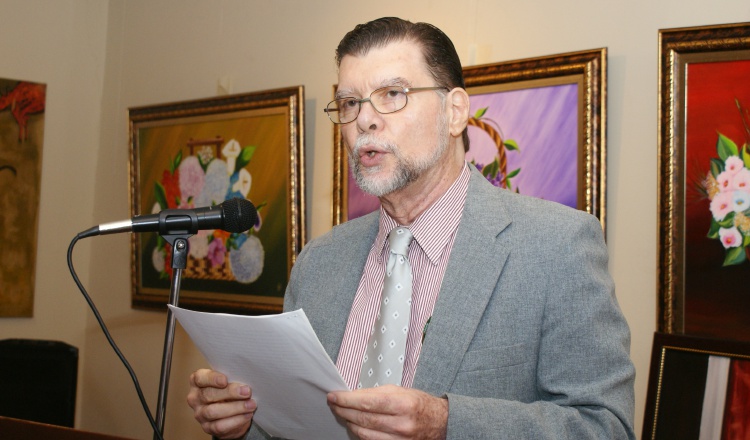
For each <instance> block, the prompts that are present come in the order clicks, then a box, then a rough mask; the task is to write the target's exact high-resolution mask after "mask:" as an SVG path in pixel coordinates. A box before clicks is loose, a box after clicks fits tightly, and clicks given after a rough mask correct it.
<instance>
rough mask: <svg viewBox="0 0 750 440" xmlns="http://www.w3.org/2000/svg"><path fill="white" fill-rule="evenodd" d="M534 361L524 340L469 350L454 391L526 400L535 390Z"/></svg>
mask: <svg viewBox="0 0 750 440" xmlns="http://www.w3.org/2000/svg"><path fill="white" fill-rule="evenodd" d="M532 363H533V355H532V353H531V351H530V349H529V347H528V346H527V345H525V344H517V345H510V346H504V347H491V348H483V349H479V350H471V351H468V352H466V354H465V355H464V359H463V362H462V363H461V366H460V368H459V370H458V374H457V375H456V380H455V381H454V382H453V386H452V387H451V392H452V393H456V394H461V395H464V396H474V397H492V398H501V399H509V400H519V401H526V400H528V399H529V396H532V395H533V393H534V366H533V365H532Z"/></svg>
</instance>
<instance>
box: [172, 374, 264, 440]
mask: <svg viewBox="0 0 750 440" xmlns="http://www.w3.org/2000/svg"><path fill="white" fill-rule="evenodd" d="M187 401H188V405H190V407H191V408H193V412H194V415H195V419H196V420H198V422H199V423H200V424H201V427H202V428H203V431H205V432H206V433H207V434H210V435H213V436H215V437H218V438H220V439H234V438H240V437H242V436H243V435H245V433H247V431H248V430H249V429H250V424H251V423H252V421H253V414H254V413H255V409H256V408H257V406H256V404H255V401H254V400H252V390H251V389H250V387H249V386H247V385H245V384H241V383H236V382H235V383H229V381H228V380H227V377H226V376H225V375H223V374H221V373H219V372H217V371H213V370H207V369H202V370H198V371H196V372H194V373H193V374H191V375H190V392H189V393H188V397H187Z"/></svg>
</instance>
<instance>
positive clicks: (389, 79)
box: [336, 41, 450, 197]
mask: <svg viewBox="0 0 750 440" xmlns="http://www.w3.org/2000/svg"><path fill="white" fill-rule="evenodd" d="M435 85H436V84H435V80H434V78H433V77H432V75H431V74H430V73H429V72H428V71H427V67H426V65H425V62H424V58H423V55H422V51H421V48H420V47H419V46H418V45H417V44H416V43H413V42H410V41H402V42H397V43H391V44H389V45H387V46H385V47H383V48H375V49H372V50H370V51H369V52H368V53H367V54H366V55H363V56H358V57H355V56H350V55H347V56H345V57H344V58H343V59H342V60H341V64H340V65H339V84H338V90H337V93H336V95H337V97H355V98H366V97H369V96H370V93H372V92H373V91H374V90H377V89H379V88H381V87H385V86H401V87H430V86H435ZM341 131H342V135H343V137H344V141H345V142H346V145H347V146H348V148H349V163H350V165H351V169H352V171H353V173H354V176H355V178H356V179H357V184H358V185H359V186H360V188H362V190H363V191H365V192H368V193H370V194H373V195H376V196H378V197H380V196H384V195H386V194H390V193H392V192H394V191H397V190H399V189H401V188H404V187H405V186H406V185H408V184H409V183H411V182H414V181H416V180H418V179H419V178H420V177H422V176H423V175H424V174H425V172H426V171H428V170H432V169H434V168H435V167H436V166H437V165H438V164H439V163H440V162H441V161H442V160H443V159H444V156H445V154H446V151H447V150H448V145H449V137H450V136H449V134H448V127H447V121H446V116H445V109H444V103H443V99H442V98H441V96H440V95H439V93H438V92H435V91H422V92H416V93H411V94H409V95H408V104H407V105H406V107H405V108H404V109H402V110H400V111H398V112H395V113H390V114H385V115H384V114H380V113H378V112H377V111H376V110H375V109H374V108H373V107H372V104H370V103H369V102H366V103H363V104H362V108H361V110H360V113H359V116H358V117H357V119H356V120H355V121H354V122H351V123H349V124H344V125H342V126H341Z"/></svg>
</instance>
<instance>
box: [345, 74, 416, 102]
mask: <svg viewBox="0 0 750 440" xmlns="http://www.w3.org/2000/svg"><path fill="white" fill-rule="evenodd" d="M383 87H403V88H409V87H411V81H409V80H407V79H406V78H403V77H400V76H398V77H395V78H389V79H386V80H383V81H381V82H380V84H379V85H378V86H377V87H375V88H374V89H373V90H377V89H382V88H383ZM355 96H356V94H355V93H354V92H353V91H351V90H347V89H338V88H337V89H336V94H335V95H334V96H333V97H334V99H341V98H351V97H355Z"/></svg>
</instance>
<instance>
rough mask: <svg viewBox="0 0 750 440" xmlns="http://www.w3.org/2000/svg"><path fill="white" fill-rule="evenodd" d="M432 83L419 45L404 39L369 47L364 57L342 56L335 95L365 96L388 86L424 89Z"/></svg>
mask: <svg viewBox="0 0 750 440" xmlns="http://www.w3.org/2000/svg"><path fill="white" fill-rule="evenodd" d="M433 83H434V80H433V79H432V75H431V74H430V72H429V70H428V69H427V64H426V63H425V61H424V55H423V54H422V48H421V46H419V44H417V43H415V42H413V41H407V40H405V41H398V42H393V43H389V44H387V45H385V46H382V47H375V48H372V49H370V50H369V51H368V52H367V53H366V54H364V55H358V56H354V55H346V56H344V57H343V58H342V59H341V63H340V65H339V82H338V90H339V93H337V94H339V95H341V94H342V93H343V94H347V95H348V94H356V95H360V96H365V95H367V94H369V93H370V92H372V91H373V90H375V89H377V88H380V87H384V86H389V85H400V86H405V87H406V86H411V87H425V86H430V85H432V84H433Z"/></svg>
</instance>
